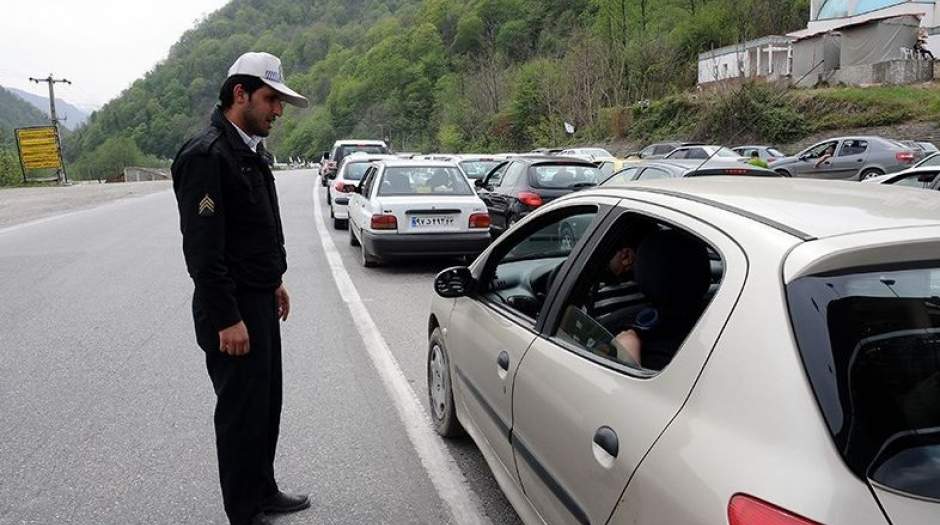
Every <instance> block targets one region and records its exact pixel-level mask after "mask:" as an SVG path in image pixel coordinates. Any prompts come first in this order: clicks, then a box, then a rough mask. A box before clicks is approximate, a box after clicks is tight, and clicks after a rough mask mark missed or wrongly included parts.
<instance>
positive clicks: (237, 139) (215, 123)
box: [211, 106, 255, 154]
mask: <svg viewBox="0 0 940 525" xmlns="http://www.w3.org/2000/svg"><path fill="white" fill-rule="evenodd" d="M211 123H212V127H214V128H217V129H219V130H220V131H222V134H223V135H225V140H227V141H228V143H229V145H230V146H231V147H232V149H234V150H236V151H239V152H242V153H251V154H255V152H254V151H251V148H249V147H248V145H247V144H245V141H244V140H242V137H241V135H240V134H239V133H238V130H237V129H235V126H233V125H232V123H231V122H229V120H228V119H227V118H225V114H224V113H222V108H220V107H219V106H216V107H215V110H213V111H212V119H211Z"/></svg>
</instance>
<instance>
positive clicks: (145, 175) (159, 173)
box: [124, 167, 171, 182]
mask: <svg viewBox="0 0 940 525" xmlns="http://www.w3.org/2000/svg"><path fill="white" fill-rule="evenodd" d="M170 178H171V176H170V170H166V169H153V168H136V167H127V168H124V182H145V181H154V180H170Z"/></svg>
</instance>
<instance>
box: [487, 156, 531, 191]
mask: <svg viewBox="0 0 940 525" xmlns="http://www.w3.org/2000/svg"><path fill="white" fill-rule="evenodd" d="M513 170H515V171H513ZM525 172H526V165H525V163H523V162H519V161H513V162H511V163H510V164H509V166H508V167H507V168H506V170H505V171H504V172H503V176H502V178H501V179H500V180H499V185H497V186H493V189H494V190H507V189H512V188H514V187H516V185H517V184H518V183H519V179H521V178H522V176H523V174H524V173H525ZM513 177H515V178H513Z"/></svg>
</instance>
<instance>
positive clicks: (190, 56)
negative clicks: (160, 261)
mask: <svg viewBox="0 0 940 525" xmlns="http://www.w3.org/2000/svg"><path fill="white" fill-rule="evenodd" d="M808 13H809V0H656V1H652V0H351V1H340V0H313V1H310V0H233V1H232V2H231V3H229V4H228V5H227V6H225V7H224V8H222V9H220V10H219V11H217V12H216V13H213V14H212V15H210V16H208V17H207V18H206V19H205V20H203V21H202V22H200V23H199V24H198V26H197V27H196V28H194V29H193V30H191V31H189V32H187V33H186V34H184V35H183V37H182V38H181V39H180V41H179V42H178V43H176V44H175V45H174V46H173V48H172V49H171V50H170V53H169V56H168V58H167V59H166V60H165V61H163V62H162V63H160V64H159V65H157V66H156V67H155V68H154V69H153V70H152V71H151V72H149V73H148V74H147V75H146V76H145V77H144V78H142V79H140V80H138V81H136V82H135V83H134V84H133V85H132V86H131V87H130V88H129V89H128V90H126V91H125V92H124V93H123V94H122V95H121V96H120V97H118V98H116V99H114V100H112V101H111V102H110V103H108V104H107V105H106V106H105V107H104V108H102V109H101V110H100V111H98V112H96V113H95V114H94V115H92V117H91V119H90V121H89V123H88V124H87V125H86V126H85V127H83V128H81V129H80V130H78V131H77V132H76V133H74V134H73V135H72V136H71V137H70V139H69V140H67V141H66V154H67V158H68V159H69V160H71V161H78V166H79V170H78V171H82V168H81V167H82V166H92V165H93V164H94V163H95V162H96V160H95V159H96V157H99V156H102V155H104V154H106V153H107V154H109V155H111V156H113V150H114V148H115V145H116V141H117V140H118V139H120V140H121V141H122V142H121V143H120V144H123V145H124V146H125V147H129V148H132V149H133V148H136V149H137V150H139V151H138V152H137V153H139V154H140V155H145V156H149V158H150V159H154V158H161V159H168V158H172V156H173V155H174V153H175V152H176V149H177V148H178V147H179V145H180V144H181V143H182V142H183V140H184V138H185V137H186V136H187V135H189V134H191V133H193V132H195V131H197V130H198V129H200V128H201V127H202V126H204V125H205V123H206V119H207V117H208V114H209V112H210V111H211V109H212V107H213V105H214V104H215V101H216V99H217V97H218V87H219V85H220V84H221V82H222V80H223V77H224V75H225V72H226V71H227V69H228V67H229V65H230V64H231V63H232V62H233V61H234V59H235V58H236V57H237V56H238V55H239V54H241V53H242V52H245V51H248V50H253V51H268V52H271V53H274V54H276V55H278V56H280V57H281V58H282V60H283V62H284V69H285V72H286V74H287V76H288V84H289V85H291V86H292V87H294V89H296V90H298V91H299V92H301V93H303V94H304V95H306V96H307V97H308V98H309V99H310V100H311V106H310V107H309V108H308V109H305V110H299V109H296V108H289V109H287V110H286V112H285V116H284V117H283V119H282V121H281V122H279V123H278V125H277V126H276V127H275V132H274V133H273V135H272V137H271V139H270V146H271V147H272V149H273V150H274V152H275V153H276V154H277V155H278V156H279V157H281V158H286V157H288V156H304V157H307V158H313V157H315V156H316V155H318V153H319V152H321V151H323V150H325V149H328V147H329V145H330V144H331V143H332V142H333V140H335V139H337V138H342V137H348V136H360V137H383V136H388V137H390V138H391V140H392V141H393V146H394V147H395V148H397V149H399V150H403V149H407V150H419V151H432V150H440V151H466V150H479V151H494V150H512V149H516V150H518V149H524V148H528V147H531V146H534V145H553V144H557V143H560V142H562V141H564V140H566V138H565V136H564V132H563V127H562V123H563V122H565V121H567V122H571V123H573V124H574V125H575V126H576V127H577V129H578V130H579V131H578V135H577V136H576V137H575V140H578V139H580V140H591V139H595V140H596V139H597V138H602V137H607V136H614V135H617V134H618V133H622V130H623V129H624V123H623V121H624V120H625V119H629V118H630V114H629V113H630V111H631V108H632V107H634V106H633V105H634V104H635V103H636V102H637V101H640V100H648V99H654V100H655V99H658V98H661V97H664V96H667V95H670V94H674V93H677V92H680V91H684V90H687V89H689V88H691V87H692V86H694V85H695V79H696V67H697V56H698V54H699V53H700V52H702V51H706V50H709V49H713V48H717V47H720V46H724V45H728V44H732V43H737V42H741V41H744V40H748V39H751V38H756V37H759V36H763V35H766V34H779V33H783V32H787V31H792V30H794V29H797V28H801V27H804V26H805V24H806V18H807V17H808ZM137 153H135V154H137ZM74 171H76V170H73V172H74Z"/></svg>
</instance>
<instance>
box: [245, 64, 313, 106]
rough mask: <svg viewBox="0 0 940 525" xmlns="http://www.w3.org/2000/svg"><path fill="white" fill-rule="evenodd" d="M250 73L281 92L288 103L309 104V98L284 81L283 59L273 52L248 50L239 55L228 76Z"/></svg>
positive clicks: (296, 104)
mask: <svg viewBox="0 0 940 525" xmlns="http://www.w3.org/2000/svg"><path fill="white" fill-rule="evenodd" d="M234 75H249V76H253V77H258V78H260V79H261V81H262V82H264V83H265V84H267V85H268V86H270V87H271V89H273V90H274V91H277V92H278V93H280V94H281V98H282V99H283V100H284V102H287V103H288V104H293V105H295V106H298V107H302V108H305V107H307V105H308V104H309V102H308V101H307V99H306V98H305V97H304V96H303V95H301V94H300V93H297V92H296V91H294V90H293V89H291V88H289V87H287V84H285V83H284V70H283V68H281V59H280V58H278V57H276V56H274V55H272V54H271V53H256V52H248V53H245V54H243V55H242V56H240V57H238V59H237V60H235V63H234V64H232V67H230V68H228V76H230V77H231V76H234Z"/></svg>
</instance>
